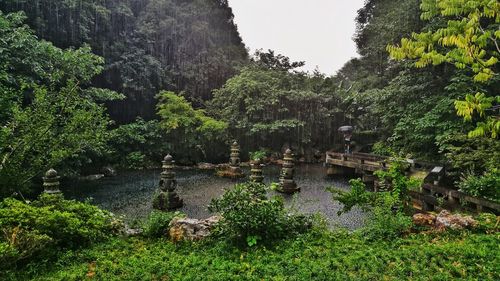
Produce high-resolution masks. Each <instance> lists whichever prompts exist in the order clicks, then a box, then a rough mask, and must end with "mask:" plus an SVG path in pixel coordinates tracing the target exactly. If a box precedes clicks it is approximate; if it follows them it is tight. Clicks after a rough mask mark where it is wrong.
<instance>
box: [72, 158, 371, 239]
mask: <svg viewBox="0 0 500 281" xmlns="http://www.w3.org/2000/svg"><path fill="white" fill-rule="evenodd" d="M244 171H245V173H246V174H247V175H248V174H249V169H244ZM160 172H161V170H146V171H128V172H121V173H120V174H119V175H118V176H116V177H112V178H104V179H101V180H99V181H92V182H90V181H77V182H73V183H71V184H66V186H65V187H64V188H63V192H64V194H65V196H66V198H69V199H77V200H85V199H91V202H92V203H94V204H96V205H98V206H100V207H101V208H103V209H106V210H109V211H111V212H113V213H115V214H117V215H124V216H125V220H126V221H128V222H131V221H134V220H142V219H144V218H146V217H147V215H148V214H149V213H150V212H151V210H152V196H153V193H154V191H155V190H156V188H157V186H158V182H159V179H160ZM264 176H265V182H266V183H271V182H277V181H278V178H279V167H278V166H268V167H265V168H264ZM176 178H177V181H178V188H177V193H178V194H179V196H180V197H181V198H182V199H184V207H183V208H182V209H180V211H182V212H184V213H186V214H187V215H188V216H189V217H192V218H207V217H209V216H210V215H211V214H210V212H209V211H208V209H207V205H208V204H209V203H210V201H211V200H212V199H213V198H216V197H219V196H221V195H222V194H223V193H224V189H225V188H231V187H232V186H234V184H236V183H237V182H238V181H235V180H231V179H224V178H219V177H217V176H215V173H214V171H202V170H197V169H194V170H178V171H176ZM295 180H296V182H297V184H298V186H299V187H301V189H302V190H301V192H300V193H297V194H296V195H285V194H281V193H275V192H272V194H271V195H278V196H283V197H284V199H285V204H286V206H287V207H288V208H293V209H295V210H297V211H299V212H300V213H303V214H314V213H320V214H322V215H323V216H324V217H325V218H326V219H327V221H328V224H329V225H330V227H335V226H342V227H346V228H348V229H351V230H352V229H356V228H359V227H361V226H362V225H363V220H364V217H365V214H364V213H363V212H362V211H361V210H359V209H353V210H352V211H351V212H349V213H346V214H343V215H341V216H337V211H339V210H340V209H341V204H339V203H338V202H334V201H333V200H332V196H331V193H329V192H328V191H327V190H326V189H327V187H331V186H334V187H337V188H340V189H343V190H348V189H349V185H348V183H347V181H348V180H347V179H330V178H327V177H326V168H324V167H323V166H321V165H312V164H303V165H298V166H297V167H296V176H295Z"/></svg>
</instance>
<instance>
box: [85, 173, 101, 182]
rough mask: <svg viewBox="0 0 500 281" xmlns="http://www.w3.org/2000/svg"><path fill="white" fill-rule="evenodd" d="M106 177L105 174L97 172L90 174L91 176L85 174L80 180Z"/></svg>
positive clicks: (95, 179)
mask: <svg viewBox="0 0 500 281" xmlns="http://www.w3.org/2000/svg"><path fill="white" fill-rule="evenodd" d="M102 178H104V174H96V175H89V176H84V177H80V180H84V181H97V180H100V179H102Z"/></svg>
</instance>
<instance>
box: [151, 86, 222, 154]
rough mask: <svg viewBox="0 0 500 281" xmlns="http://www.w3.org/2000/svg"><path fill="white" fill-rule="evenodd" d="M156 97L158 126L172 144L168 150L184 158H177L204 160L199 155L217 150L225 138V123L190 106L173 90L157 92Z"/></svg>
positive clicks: (213, 152) (214, 152) (215, 152)
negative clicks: (170, 149) (158, 117)
mask: <svg viewBox="0 0 500 281" xmlns="http://www.w3.org/2000/svg"><path fill="white" fill-rule="evenodd" d="M157 98H158V100H159V102H158V106H157V109H158V115H159V116H160V127H161V128H163V129H164V130H165V131H166V133H167V136H168V137H169V139H170V141H171V142H172V144H173V145H172V149H173V151H172V153H175V154H177V155H180V156H181V157H185V158H180V159H179V160H181V161H182V162H184V163H193V162H198V161H200V160H206V159H202V158H206V157H207V154H209V153H210V154H211V155H212V157H213V155H214V154H217V152H220V151H221V150H218V149H217V148H220V146H221V145H224V144H225V143H226V142H227V141H228V138H227V137H226V130H227V123H225V122H223V121H218V120H216V119H214V118H211V117H209V116H207V115H206V114H205V111H204V110H202V109H194V108H193V107H192V105H191V104H190V103H189V102H188V101H187V100H186V99H185V98H184V97H183V96H180V95H176V94H175V93H173V92H168V91H163V92H160V93H159V94H158V96H157ZM197 154H198V155H199V154H203V156H204V157H200V156H197Z"/></svg>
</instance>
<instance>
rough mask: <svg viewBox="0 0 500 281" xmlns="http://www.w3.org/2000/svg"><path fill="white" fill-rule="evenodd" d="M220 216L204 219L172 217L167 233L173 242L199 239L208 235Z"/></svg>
mask: <svg viewBox="0 0 500 281" xmlns="http://www.w3.org/2000/svg"><path fill="white" fill-rule="evenodd" d="M219 221H220V217H218V216H213V217H210V218H208V219H205V220H197V219H190V218H174V219H173V220H172V221H171V222H170V225H169V226H170V229H169V235H170V239H171V240H172V241H173V242H179V241H184V240H188V241H199V240H201V239H203V238H206V237H208V236H209V235H210V231H211V230H212V228H213V227H214V225H215V224H216V223H218V222H219Z"/></svg>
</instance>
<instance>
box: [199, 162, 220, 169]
mask: <svg viewBox="0 0 500 281" xmlns="http://www.w3.org/2000/svg"><path fill="white" fill-rule="evenodd" d="M197 168H198V169H200V170H215V169H216V168H217V165H215V164H212V163H199V164H198V166H197Z"/></svg>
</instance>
